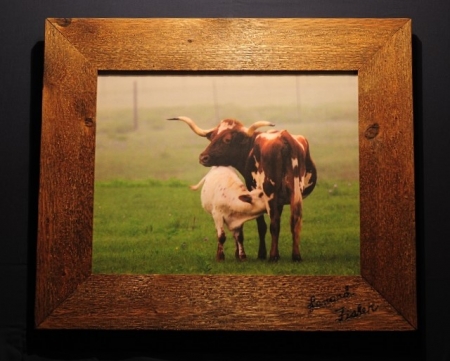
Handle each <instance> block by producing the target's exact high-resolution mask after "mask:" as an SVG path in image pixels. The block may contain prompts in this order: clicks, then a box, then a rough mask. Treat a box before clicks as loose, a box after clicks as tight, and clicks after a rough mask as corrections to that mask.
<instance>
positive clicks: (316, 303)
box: [308, 286, 355, 311]
mask: <svg viewBox="0 0 450 361" xmlns="http://www.w3.org/2000/svg"><path fill="white" fill-rule="evenodd" d="M354 295H355V294H354V293H353V292H350V286H345V290H344V292H342V293H337V294H335V295H333V296H329V297H326V298H323V299H317V298H316V296H314V295H313V296H311V297H310V298H309V303H308V309H309V310H310V311H312V310H313V309H315V308H323V307H328V306H330V305H332V304H333V303H335V302H337V301H339V300H342V299H344V298H349V297H352V296H354Z"/></svg>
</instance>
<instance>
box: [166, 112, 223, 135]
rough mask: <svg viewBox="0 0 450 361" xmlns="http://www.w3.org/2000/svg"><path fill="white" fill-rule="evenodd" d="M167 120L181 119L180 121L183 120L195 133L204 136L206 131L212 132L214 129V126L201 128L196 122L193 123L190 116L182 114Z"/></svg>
mask: <svg viewBox="0 0 450 361" xmlns="http://www.w3.org/2000/svg"><path fill="white" fill-rule="evenodd" d="M167 120H181V121H182V122H185V123H186V124H187V125H189V127H190V128H191V129H192V130H193V131H194V133H195V134H198V135H199V136H201V137H206V135H207V134H208V133H210V132H212V131H213V130H214V129H215V128H211V129H202V128H200V127H199V126H198V125H197V124H195V123H194V121H193V120H192V119H191V118H188V117H184V116H179V117H175V118H169V119H167Z"/></svg>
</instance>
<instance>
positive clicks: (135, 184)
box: [93, 180, 359, 275]
mask: <svg viewBox="0 0 450 361" xmlns="http://www.w3.org/2000/svg"><path fill="white" fill-rule="evenodd" d="M358 193H359V192H358V184H357V183H352V184H348V183H326V182H322V183H321V184H320V185H319V186H318V187H317V188H316V189H315V190H314V192H313V194H312V195H311V196H310V197H308V198H307V199H305V201H304V214H305V216H304V219H303V232H302V234H301V252H302V256H303V259H304V261H303V262H301V263H300V264H297V263H293V262H292V261H291V250H292V241H291V236H290V232H289V210H288V208H287V209H286V211H285V212H284V213H283V222H282V233H281V237H280V254H281V260H280V261H278V263H275V264H274V263H269V262H263V261H259V260H257V259H256V257H257V251H258V235H257V231H256V222H255V221H250V222H247V223H246V225H245V227H244V234H245V243H244V245H245V249H246V252H247V257H248V259H247V261H245V262H239V261H237V260H235V258H234V240H233V238H232V235H231V234H227V241H226V243H225V256H226V259H225V261H224V262H220V263H218V262H216V261H215V251H216V248H217V238H216V233H215V229H214V223H213V221H212V218H211V217H210V215H209V214H207V213H206V212H205V211H204V210H203V209H202V208H201V205H200V199H199V192H198V191H197V192H194V191H192V190H190V189H189V187H188V183H182V182H179V181H176V182H175V181H155V180H153V181H150V180H149V181H128V182H125V181H121V182H119V181H113V182H99V183H98V184H97V185H96V188H95V197H96V201H95V226H94V230H95V237H94V239H95V241H94V252H93V253H94V262H93V265H94V272H95V273H156V274H166V273H183V274H192V273H193V274H219V273H222V274H339V275H354V274H359V228H358V227H355V225H357V224H358V222H359V212H358V208H359V204H358ZM266 220H267V216H266ZM266 238H267V244H268V246H269V244H270V243H269V240H270V236H269V235H268V236H267V237H266Z"/></svg>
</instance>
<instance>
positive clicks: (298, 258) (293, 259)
mask: <svg viewBox="0 0 450 361" xmlns="http://www.w3.org/2000/svg"><path fill="white" fill-rule="evenodd" d="M292 261H294V262H301V261H302V256H300V255H299V254H293V255H292Z"/></svg>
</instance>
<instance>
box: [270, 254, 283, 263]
mask: <svg viewBox="0 0 450 361" xmlns="http://www.w3.org/2000/svg"><path fill="white" fill-rule="evenodd" d="M279 259H280V256H279V255H276V256H270V257H269V262H278V260H279Z"/></svg>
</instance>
